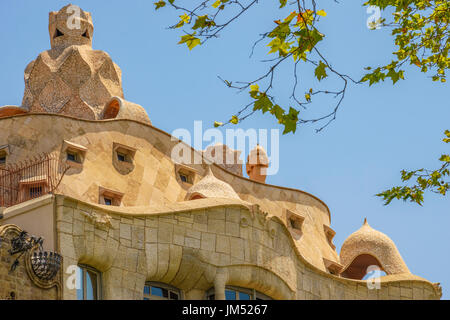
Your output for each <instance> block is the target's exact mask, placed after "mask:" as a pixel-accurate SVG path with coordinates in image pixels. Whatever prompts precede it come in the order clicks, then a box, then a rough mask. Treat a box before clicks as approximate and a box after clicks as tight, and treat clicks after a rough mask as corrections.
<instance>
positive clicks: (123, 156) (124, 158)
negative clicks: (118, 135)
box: [117, 152, 127, 162]
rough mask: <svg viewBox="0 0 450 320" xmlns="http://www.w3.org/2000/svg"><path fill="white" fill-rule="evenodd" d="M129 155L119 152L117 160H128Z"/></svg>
mask: <svg viewBox="0 0 450 320" xmlns="http://www.w3.org/2000/svg"><path fill="white" fill-rule="evenodd" d="M126 159H127V156H126V155H125V154H123V153H120V152H117V160H119V161H121V162H126Z"/></svg>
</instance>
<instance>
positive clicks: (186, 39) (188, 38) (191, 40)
mask: <svg viewBox="0 0 450 320" xmlns="http://www.w3.org/2000/svg"><path fill="white" fill-rule="evenodd" d="M195 34H196V32H194V33H193V34H187V35H185V36H182V37H181V40H180V42H178V44H183V43H186V45H187V47H188V48H189V50H192V49H193V48H195V47H196V46H198V45H199V44H201V42H200V39H199V38H197V37H194V36H195Z"/></svg>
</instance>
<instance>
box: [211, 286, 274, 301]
mask: <svg viewBox="0 0 450 320" xmlns="http://www.w3.org/2000/svg"><path fill="white" fill-rule="evenodd" d="M207 298H208V300H215V294H214V288H212V289H210V290H209V293H208V295H207ZM225 300H272V298H270V297H269V296H266V295H265V294H263V293H261V292H258V291H256V290H254V289H247V288H241V287H234V286H226V288H225Z"/></svg>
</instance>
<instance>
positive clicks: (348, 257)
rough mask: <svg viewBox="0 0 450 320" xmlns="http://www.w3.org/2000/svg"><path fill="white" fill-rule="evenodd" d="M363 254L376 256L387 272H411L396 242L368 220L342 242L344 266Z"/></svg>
mask: <svg viewBox="0 0 450 320" xmlns="http://www.w3.org/2000/svg"><path fill="white" fill-rule="evenodd" d="M362 254H369V255H372V256H373V257H375V258H376V259H377V260H378V261H379V262H380V263H381V266H382V268H383V269H384V271H386V273H387V274H400V273H406V274H410V271H409V269H408V267H407V266H406V264H405V262H404V261H403V259H402V257H401V255H400V253H399V252H398V249H397V247H396V246H395V244H394V242H393V241H392V240H391V239H390V238H389V237H388V236H387V235H385V234H384V233H382V232H379V231H377V230H375V229H373V228H372V227H371V226H370V225H369V224H368V223H367V220H365V221H364V224H363V226H362V227H361V228H360V229H359V230H358V231H356V232H354V233H352V234H351V235H350V236H349V237H348V238H347V239H346V240H345V242H344V243H343V244H342V248H341V252H340V258H341V263H342V264H343V265H344V267H348V266H349V265H350V264H351V263H352V261H353V260H354V259H355V258H356V257H358V256H360V255H362Z"/></svg>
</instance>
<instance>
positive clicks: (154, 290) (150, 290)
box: [144, 282, 181, 300]
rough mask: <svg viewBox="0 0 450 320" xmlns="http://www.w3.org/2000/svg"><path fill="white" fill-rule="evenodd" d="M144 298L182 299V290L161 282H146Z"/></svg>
mask: <svg viewBox="0 0 450 320" xmlns="http://www.w3.org/2000/svg"><path fill="white" fill-rule="evenodd" d="M144 300H181V291H180V289H178V288H175V287H172V286H170V285H168V284H165V283H160V282H146V283H145V286H144Z"/></svg>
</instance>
